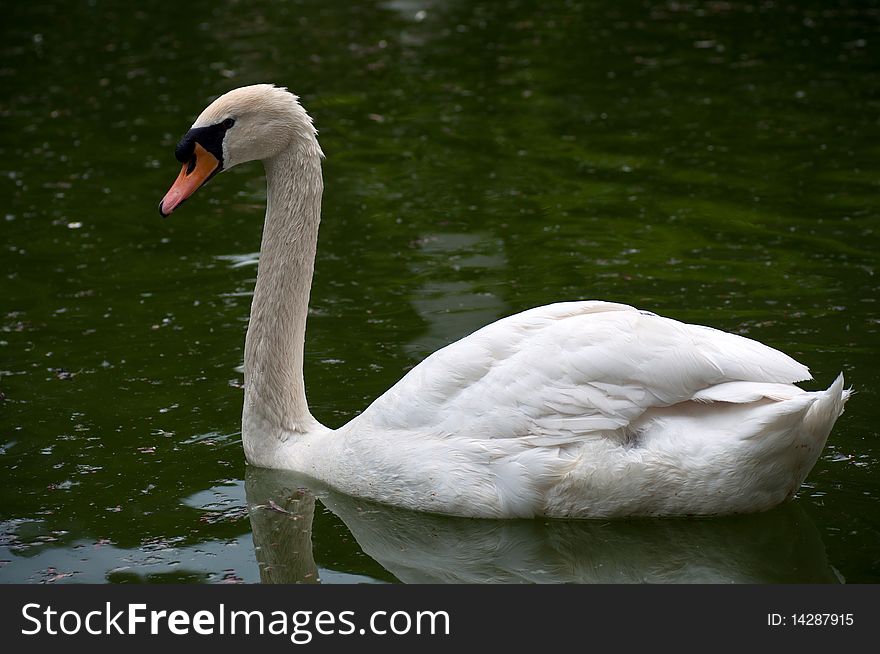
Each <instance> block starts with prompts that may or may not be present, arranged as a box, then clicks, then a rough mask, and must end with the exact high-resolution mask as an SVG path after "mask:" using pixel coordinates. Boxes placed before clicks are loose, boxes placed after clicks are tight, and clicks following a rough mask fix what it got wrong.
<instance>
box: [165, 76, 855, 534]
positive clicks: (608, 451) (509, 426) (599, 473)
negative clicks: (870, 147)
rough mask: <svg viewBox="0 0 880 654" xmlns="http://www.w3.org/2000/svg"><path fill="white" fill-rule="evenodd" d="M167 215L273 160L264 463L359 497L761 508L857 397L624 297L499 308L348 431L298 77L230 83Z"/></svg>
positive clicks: (249, 411) (257, 328) (245, 432)
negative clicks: (327, 344) (335, 422)
mask: <svg viewBox="0 0 880 654" xmlns="http://www.w3.org/2000/svg"><path fill="white" fill-rule="evenodd" d="M175 154H176V156H177V158H178V160H179V161H181V162H183V168H182V170H181V172H180V175H179V177H178V178H177V181H175V183H174V185H173V186H172V187H171V189H170V190H169V191H168V193H167V195H166V196H165V198H164V199H163V200H162V202H161V204H160V205H159V210H160V212H161V213H162V215H168V214H170V213H171V212H172V211H173V210H174V209H175V208H177V207H178V206H179V205H180V203H181V202H183V201H184V200H185V199H186V198H187V197H189V196H190V195H191V194H192V193H193V192H195V190H196V189H197V188H198V187H199V186H201V185H202V184H204V182H206V181H207V180H208V179H210V178H211V177H212V176H213V175H214V174H215V173H217V172H219V171H220V170H225V169H228V168H231V167H232V166H235V165H237V164H240V163H244V162H246V161H253V160H262V161H263V163H264V165H265V168H266V176H267V182H268V206H267V210H266V221H265V225H264V228H263V241H262V250H261V256H260V264H259V269H258V274H257V283H256V288H255V290H254V298H253V304H252V307H251V316H250V324H249V326H248V332H247V338H246V341H245V354H244V364H245V399H244V410H243V414H242V440H243V444H244V451H245V455H246V457H247V460H248V462H250V463H251V464H254V465H257V466H262V467H267V468H280V469H289V470H295V471H298V472H301V473H305V474H307V475H309V476H311V477H314V478H316V479H318V480H320V481H323V482H325V483H327V484H330V485H331V486H333V487H335V488H337V489H339V490H341V491H342V492H344V493H347V494H349V495H355V496H360V497H366V498H370V499H374V500H377V501H379V502H384V503H387V504H392V505H398V506H402V507H405V508H410V509H416V510H421V511H431V512H437V513H447V514H454V515H462V516H474V517H498V518H503V517H531V516H539V515H542V516H557V517H563V516H565V517H609V516H634V515H682V514H699V515H708V514H722V513H740V512H751V511H761V510H764V509H768V508H770V507H772V506H774V505H777V504H779V503H781V502H783V501H785V500H786V499H788V498H790V497H792V496H793V495H794V493H795V491H797V489H798V487H799V486H800V484H801V483H802V482H803V480H804V478H805V477H806V476H807V473H808V472H809V471H810V469H811V468H812V467H813V465H814V464H815V462H816V460H817V458H818V457H819V454H820V452H821V451H822V448H823V447H824V444H825V440H826V439H827V437H828V434H829V432H830V431H831V428H832V426H833V425H834V422H835V420H836V419H837V417H838V416H839V415H840V414H841V413H842V411H843V405H844V402H846V400H847V398H848V397H849V391H848V390H844V388H843V377H842V376H839V377H838V378H837V380H836V381H835V382H834V383H833V384H832V385H831V387H830V388H829V389H828V390H826V391H821V392H813V393H808V392H805V391H803V390H802V389H800V388H798V387H796V386H792V385H791V384H792V383H793V382H797V381H801V380H805V379H809V378H810V375H809V372H808V370H807V368H806V367H804V366H803V365H801V364H799V363H797V362H796V361H794V360H793V359H791V358H789V357H788V356H786V355H785V354H782V353H781V352H778V351H777V350H774V349H771V348H769V347H767V346H765V345H762V344H760V343H757V342H755V341H752V340H749V339H747V338H743V337H740V336H736V335H733V334H727V333H724V332H720V331H716V330H714V329H711V328H708V327H702V326H696V325H687V324H683V323H680V322H677V321H675V320H670V319H668V318H662V317H660V316H656V315H654V314H652V313H648V312H644V311H638V310H636V309H633V308H632V307H629V306H625V305H622V304H613V303H609V302H594V301H590V302H566V303H561V304H551V305H549V306H545V307H539V308H536V309H531V310H529V311H525V312H523V313H520V314H517V315H514V316H510V317H508V318H504V319H503V320H499V321H498V322H495V323H493V324H491V325H489V326H487V327H484V328H483V329H480V330H479V331H477V332H475V333H474V334H472V335H471V336H468V337H467V338H464V339H462V340H460V341H458V342H456V343H453V344H452V345H449V346H447V347H445V348H443V349H441V350H439V351H438V352H436V353H434V354H433V355H431V356H429V357H428V358H427V359H425V360H424V361H423V362H422V363H420V364H419V365H418V366H416V367H415V368H413V370H411V371H410V372H409V373H408V374H407V375H406V376H405V377H404V378H403V379H401V380H400V381H399V382H398V383H397V384H395V385H394V386H393V387H392V388H391V389H390V390H389V391H388V392H386V393H385V394H384V395H382V396H381V397H379V398H378V399H377V400H376V401H375V402H373V403H372V404H371V405H370V406H369V407H368V408H367V409H366V410H365V411H364V412H363V413H362V414H361V415H359V416H357V417H356V418H354V419H353V420H352V421H351V422H349V423H348V424H347V425H345V426H343V427H341V428H340V429H336V430H331V429H328V428H327V427H324V426H323V425H321V424H320V423H319V422H318V421H317V420H315V418H314V417H313V416H312V414H311V413H310V412H309V408H308V405H307V402H306V393H305V386H304V382H303V372H302V366H303V344H304V340H305V327H306V315H307V312H308V298H309V290H310V286H311V280H312V271H313V268H314V258H315V247H316V243H317V236H318V223H319V220H320V208H321V193H322V189H323V182H322V177H321V157H322V156H323V154H322V152H321V149H320V146H319V145H318V141H317V139H316V132H315V130H314V128H313V126H312V121H311V118H310V117H309V116H308V114H306V112H305V110H304V109H303V108H302V107H301V106H300V104H299V103H298V101H297V98H296V96H294V95H292V94H291V93H289V92H288V91H287V90H286V89H282V88H277V87H274V86H271V85H255V86H247V87H243V88H239V89H236V90H234V91H231V92H229V93H227V94H225V95H223V96H221V97H220V98H218V99H217V100H215V101H214V102H213V103H212V104H211V105H210V106H209V107H208V108H207V109H205V111H204V112H202V114H201V115H200V116H199V117H198V119H197V120H196V122H195V123H194V124H193V126H192V128H191V129H190V130H189V132H187V134H186V135H185V136H184V137H183V139H182V140H181V142H180V143H179V144H178V146H177V150H176V153H175Z"/></svg>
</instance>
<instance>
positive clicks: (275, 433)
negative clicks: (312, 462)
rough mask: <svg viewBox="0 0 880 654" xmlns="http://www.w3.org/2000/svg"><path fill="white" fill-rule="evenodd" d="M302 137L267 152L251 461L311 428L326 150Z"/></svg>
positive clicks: (247, 420)
mask: <svg viewBox="0 0 880 654" xmlns="http://www.w3.org/2000/svg"><path fill="white" fill-rule="evenodd" d="M309 136H310V138H302V139H298V140H297V142H296V143H294V144H293V145H292V146H291V147H290V148H289V149H288V150H285V151H283V152H281V153H280V154H279V155H277V156H275V157H273V158H271V159H266V160H265V161H264V164H265V167H266V182H267V188H268V191H267V196H268V198H267V206H266V222H265V225H264V227H263V242H262V246H261V249H260V263H259V268H258V271H257V283H256V287H255V289H254V299H253V303H252V304H251V317H250V323H249V325H248V331H247V337H246V339H245V347H244V391H245V402H244V410H243V414H242V439H243V441H244V446H245V452H246V454H247V458H248V460H249V461H251V462H252V463H257V464H261V465H271V461H269V460H266V457H267V456H268V457H270V458H271V456H272V453H273V452H274V451H275V450H276V449H277V447H278V445H279V442H281V443H283V442H285V441H286V440H287V439H288V437H289V436H291V435H298V434H307V433H308V432H309V431H312V430H314V429H317V428H321V425H320V423H318V421H317V420H315V419H314V418H313V417H312V414H311V413H310V412H309V407H308V403H307V402H306V391H305V384H304V381H303V346H304V343H305V332H306V317H307V315H308V309H309V290H310V288H311V285H312V272H313V270H314V265H315V248H316V246H317V241H318V224H319V222H320V216H321V193H322V191H323V180H322V177H321V150H320V148H319V147H318V143H317V141H316V140H315V138H314V137H313V136H311V135H309Z"/></svg>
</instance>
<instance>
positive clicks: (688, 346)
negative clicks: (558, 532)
mask: <svg viewBox="0 0 880 654" xmlns="http://www.w3.org/2000/svg"><path fill="white" fill-rule="evenodd" d="M805 379H810V373H809V371H808V369H807V368H806V367H805V366H803V365H801V364H800V363H798V362H796V361H795V360H793V359H792V358H790V357H789V356H787V355H785V354H783V353H782V352H779V351H777V350H774V349H773V348H770V347H767V346H766V345H762V344H761V343H758V342H756V341H753V340H751V339H748V338H744V337H742V336H737V335H735V334H730V333H726V332H722V331H719V330H716V329H712V328H710V327H704V326H700V325H690V324H685V323H681V322H678V321H676V320H672V319H669V318H663V317H661V316H657V315H655V314H653V313H649V312H645V311H639V310H637V309H634V308H633V307H630V306H627V305H623V304H614V303H609V302H598V301H582V302H565V303H558V304H552V305H548V306H544V307H538V308H535V309H531V310H529V311H525V312H523V313H519V314H516V315H514V316H510V317H508V318H504V319H502V320H499V321H497V322H495V323H492V324H490V325H488V326H486V327H484V328H483V329H480V330H479V331H477V332H475V333H473V334H472V335H470V336H468V337H466V338H463V339H461V340H460V341H457V342H455V343H452V344H451V345H449V346H447V347H444V348H443V349H441V350H438V351H437V352H435V353H434V354H432V355H431V356H429V357H428V358H427V359H425V360H424V361H423V362H422V363H420V364H419V365H417V366H416V367H415V368H413V369H412V370H411V371H410V372H409V373H408V374H407V375H406V376H405V377H403V379H401V380H400V381H399V382H398V383H397V384H395V385H394V386H393V387H392V388H391V389H389V390H388V392H386V393H385V394H384V395H382V396H381V397H380V398H378V399H377V400H376V401H375V402H374V403H373V404H372V405H371V406H370V407H368V409H367V410H366V411H365V412H364V414H362V416H360V418H363V419H369V420H370V422H371V424H372V427H373V428H376V429H380V430H382V431H384V432H389V433H390V432H394V431H396V430H403V431H407V432H410V433H412V432H418V433H421V434H424V435H426V436H432V437H441V438H443V437H464V438H470V439H477V440H484V441H485V440H486V439H502V438H518V439H525V441H526V442H528V444H529V445H534V446H557V447H558V446H562V445H565V444H569V443H574V442H578V441H582V440H583V439H584V438H589V437H608V436H609V435H610V434H612V433H618V434H619V433H620V431H619V430H620V429H621V428H624V429H625V428H626V427H627V426H629V425H630V424H631V423H632V422H633V421H635V420H637V419H638V418H639V417H640V416H641V415H642V414H643V413H644V412H645V411H646V410H648V409H649V408H652V407H665V406H671V405H673V404H677V403H679V402H684V401H687V400H692V399H693V400H698V401H703V402H706V401H714V400H718V399H722V397H721V396H719V397H718V398H716V397H714V395H713V394H712V392H710V391H707V389H710V388H711V387H714V386H717V385H719V384H724V383H728V382H743V381H746V382H756V383H761V384H781V383H784V384H788V383H793V382H797V381H803V380H805Z"/></svg>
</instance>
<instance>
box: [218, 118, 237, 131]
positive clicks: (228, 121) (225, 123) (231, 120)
mask: <svg viewBox="0 0 880 654" xmlns="http://www.w3.org/2000/svg"><path fill="white" fill-rule="evenodd" d="M221 125H223V129H229V128H230V127H232V126H233V125H235V118H227V119H226V120H224V121H223V122H222V123H221Z"/></svg>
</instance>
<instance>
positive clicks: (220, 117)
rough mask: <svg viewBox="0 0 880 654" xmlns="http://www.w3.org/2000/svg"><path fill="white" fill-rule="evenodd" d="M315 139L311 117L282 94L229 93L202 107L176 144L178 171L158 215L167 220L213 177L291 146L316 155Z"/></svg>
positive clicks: (268, 89)
mask: <svg viewBox="0 0 880 654" xmlns="http://www.w3.org/2000/svg"><path fill="white" fill-rule="evenodd" d="M315 135H316V131H315V128H314V126H313V125H312V119H311V117H310V116H309V115H308V114H307V113H306V111H305V109H303V108H302V106H301V105H300V104H299V101H298V99H297V97H296V96H295V95H294V94H293V93H291V92H290V91H288V90H287V89H285V88H282V87H278V86H273V85H272V84H254V85H252V86H243V87H241V88H237V89H234V90H232V91H229V92H228V93H225V94H224V95H221V96H220V97H219V98H217V99H216V100H214V102H212V103H211V104H210V105H208V107H207V108H206V109H205V110H204V111H203V112H202V113H201V115H199V117H198V118H197V119H196V121H195V122H194V123H193V125H192V127H191V128H190V129H189V131H188V132H187V133H186V134H184V135H183V138H181V139H180V142H179V143H178V144H177V147H176V148H175V150H174V155H175V157H177V160H178V161H180V162H181V163H182V164H183V168H182V169H181V171H180V174H179V175H178V177H177V180H175V182H174V184H173V185H172V186H171V188H170V189H169V190H168V193H166V194H165V197H164V198H163V199H162V201H161V202H160V203H159V213H160V214H162V215H163V216H167V215H169V214H170V213H171V212H172V211H174V210H175V209H176V208H177V207H179V206H180V205H181V204H182V203H183V202H184V200H186V199H187V198H188V197H189V196H191V195H192V194H193V193H195V192H196V191H197V190H198V189H199V188H200V187H202V186H204V185H205V184H206V183H207V182H208V180H210V179H211V178H212V177H213V176H214V175H216V174H217V173H219V172H221V171H223V170H228V169H230V168H232V167H233V166H237V165H238V164H240V163H245V162H247V161H255V160H266V159H271V158H273V157H275V156H277V155H278V154H280V153H281V152H282V151H285V150H288V149H290V148H291V147H292V146H293V145H294V144H295V143H301V144H302V145H303V146H304V147H308V148H312V149H313V150H314V151H315V152H316V153H317V154H318V155H320V152H321V151H320V148H319V147H318V144H317V140H316V139H315Z"/></svg>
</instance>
